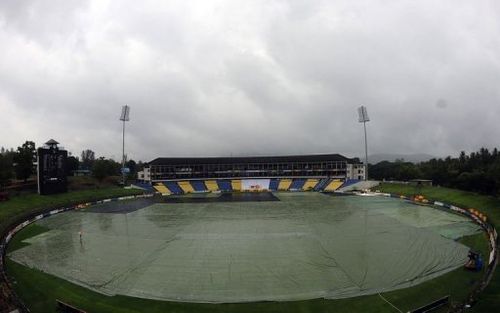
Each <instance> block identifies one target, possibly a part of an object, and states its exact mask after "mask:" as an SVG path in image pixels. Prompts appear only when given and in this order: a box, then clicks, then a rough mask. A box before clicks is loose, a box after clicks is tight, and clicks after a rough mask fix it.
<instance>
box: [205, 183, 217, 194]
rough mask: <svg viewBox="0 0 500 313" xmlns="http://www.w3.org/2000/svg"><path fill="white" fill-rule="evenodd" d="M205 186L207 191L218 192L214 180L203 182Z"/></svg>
mask: <svg viewBox="0 0 500 313" xmlns="http://www.w3.org/2000/svg"><path fill="white" fill-rule="evenodd" d="M205 186H207V189H208V191H212V192H214V191H219V185H217V182H216V181H215V180H205Z"/></svg>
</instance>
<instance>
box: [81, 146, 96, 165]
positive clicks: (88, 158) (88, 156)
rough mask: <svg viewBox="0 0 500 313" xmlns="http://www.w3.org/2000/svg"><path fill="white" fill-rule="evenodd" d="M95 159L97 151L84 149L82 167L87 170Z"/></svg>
mask: <svg viewBox="0 0 500 313" xmlns="http://www.w3.org/2000/svg"><path fill="white" fill-rule="evenodd" d="M94 161H95V153H94V151H92V150H90V149H87V150H83V151H82V161H81V165H82V168H83V169H85V170H90V169H91V168H92V166H93V164H94Z"/></svg>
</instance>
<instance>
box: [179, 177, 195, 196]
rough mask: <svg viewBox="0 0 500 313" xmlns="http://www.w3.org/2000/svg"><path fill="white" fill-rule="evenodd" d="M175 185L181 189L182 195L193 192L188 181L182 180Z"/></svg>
mask: <svg viewBox="0 0 500 313" xmlns="http://www.w3.org/2000/svg"><path fill="white" fill-rule="evenodd" d="M177 183H178V184H179V187H181V189H182V191H183V192H184V193H191V192H193V191H194V189H193V186H191V184H190V183H189V181H186V180H183V181H180V182H177Z"/></svg>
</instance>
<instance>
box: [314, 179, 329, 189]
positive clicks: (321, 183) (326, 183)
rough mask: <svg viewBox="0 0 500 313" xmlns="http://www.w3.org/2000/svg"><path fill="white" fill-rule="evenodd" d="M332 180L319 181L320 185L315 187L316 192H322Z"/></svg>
mask: <svg viewBox="0 0 500 313" xmlns="http://www.w3.org/2000/svg"><path fill="white" fill-rule="evenodd" d="M330 181H331V179H330V178H323V179H321V180H320V181H319V183H318V184H317V185H316V186H315V187H314V191H322V190H323V189H325V187H326V186H328V184H329V183H330Z"/></svg>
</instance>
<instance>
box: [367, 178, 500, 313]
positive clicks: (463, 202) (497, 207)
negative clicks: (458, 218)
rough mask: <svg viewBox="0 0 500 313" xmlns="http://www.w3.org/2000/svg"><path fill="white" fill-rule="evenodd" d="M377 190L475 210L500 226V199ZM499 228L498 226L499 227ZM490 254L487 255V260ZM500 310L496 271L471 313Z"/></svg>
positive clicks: (400, 188) (437, 190) (402, 188)
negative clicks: (417, 196) (419, 196)
mask: <svg viewBox="0 0 500 313" xmlns="http://www.w3.org/2000/svg"><path fill="white" fill-rule="evenodd" d="M375 189H377V190H380V191H382V192H388V193H395V194H401V195H414V194H421V195H424V196H425V197H426V198H428V199H432V200H439V201H443V202H447V203H451V204H455V205H457V206H460V207H462V208H475V209H478V210H480V211H481V212H484V213H486V215H487V216H488V219H489V221H490V222H491V223H493V224H494V225H500V199H498V198H495V197H491V196H485V195H480V194H476V193H472V192H467V191H461V190H456V189H450V188H444V187H431V186H425V187H415V186H409V185H400V184H382V185H380V186H379V187H376V188H375ZM497 228H498V226H497ZM488 256H489V254H486V255H485V258H486V260H487V258H488ZM499 308H500V273H499V272H498V270H497V271H495V274H494V276H493V279H492V280H491V282H490V284H489V285H488V286H487V287H486V289H485V290H484V292H483V293H482V294H481V296H480V300H479V302H478V303H477V305H475V306H474V307H473V308H472V310H470V312H498V310H499Z"/></svg>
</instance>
